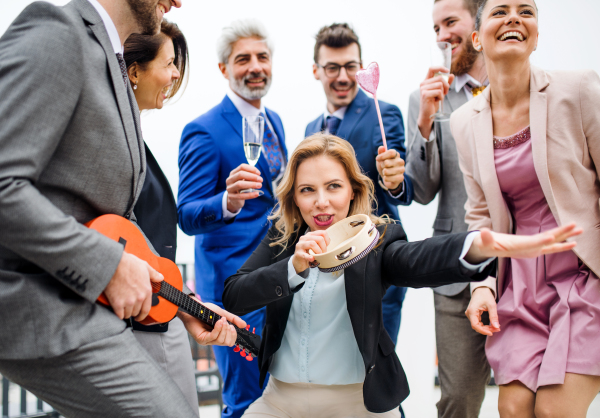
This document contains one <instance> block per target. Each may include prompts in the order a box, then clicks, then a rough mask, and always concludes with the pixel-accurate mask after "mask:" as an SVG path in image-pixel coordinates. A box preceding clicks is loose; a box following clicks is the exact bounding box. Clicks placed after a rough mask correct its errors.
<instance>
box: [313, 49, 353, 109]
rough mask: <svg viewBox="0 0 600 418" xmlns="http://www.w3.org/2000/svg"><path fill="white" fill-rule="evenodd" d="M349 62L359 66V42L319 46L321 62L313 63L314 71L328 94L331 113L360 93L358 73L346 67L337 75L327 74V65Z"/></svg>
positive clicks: (346, 104)
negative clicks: (353, 72) (348, 70)
mask: <svg viewBox="0 0 600 418" xmlns="http://www.w3.org/2000/svg"><path fill="white" fill-rule="evenodd" d="M348 63H356V64H357V65H358V67H359V68H362V65H361V64H360V50H359V48H358V44H356V43H352V44H350V45H348V46H345V47H342V48H331V47H328V46H327V45H321V47H320V48H319V62H318V65H317V64H313V73H314V76H315V78H316V79H317V80H319V81H321V83H322V84H323V90H324V91H325V96H327V108H328V109H329V111H330V112H331V113H333V112H334V111H336V110H337V109H339V108H340V107H344V106H348V105H349V104H350V103H352V101H353V100H354V98H355V97H356V94H357V93H358V84H357V82H356V74H350V75H349V74H348V73H347V72H346V69H345V68H343V67H342V68H340V73H339V75H338V76H337V77H333V78H331V77H328V76H327V75H326V74H325V68H324V67H326V66H328V65H330V64H337V65H339V66H343V65H346V64H348Z"/></svg>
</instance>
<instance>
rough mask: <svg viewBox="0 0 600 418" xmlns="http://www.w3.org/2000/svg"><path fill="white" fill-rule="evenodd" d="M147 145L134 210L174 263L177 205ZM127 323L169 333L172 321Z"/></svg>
mask: <svg viewBox="0 0 600 418" xmlns="http://www.w3.org/2000/svg"><path fill="white" fill-rule="evenodd" d="M144 146H145V147H146V179H145V180H144V186H143V187H142V191H141V193H140V196H139V198H138V200H137V202H136V204H135V207H134V208H133V213H134V214H135V218H136V220H137V224H138V226H139V227H140V229H141V230H142V231H143V232H144V235H146V238H148V241H150V243H151V244H152V246H153V247H154V249H155V250H156V252H157V253H158V255H160V256H161V257H164V258H168V259H169V260H171V261H172V262H175V253H176V251H177V204H176V203H175V198H174V197H173V191H172V190H171V186H170V185H169V181H168V180H167V178H166V177H165V175H164V173H163V171H162V170H161V168H160V166H159V165H158V162H157V161H156V159H155V158H154V155H152V153H151V152H150V149H149V148H148V145H146V144H145V143H144ZM126 322H128V325H129V326H131V327H132V328H133V329H135V330H137V331H145V332H167V330H168V329H169V324H168V323H167V324H157V325H142V324H140V323H139V322H136V321H134V320H133V319H132V320H131V321H130V322H129V321H126Z"/></svg>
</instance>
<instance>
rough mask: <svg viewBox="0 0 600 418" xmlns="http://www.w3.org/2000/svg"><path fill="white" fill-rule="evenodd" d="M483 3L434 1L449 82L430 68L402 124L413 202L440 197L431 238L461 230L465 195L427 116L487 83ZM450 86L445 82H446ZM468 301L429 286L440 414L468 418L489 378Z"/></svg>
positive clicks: (452, 290) (454, 162)
mask: <svg viewBox="0 0 600 418" xmlns="http://www.w3.org/2000/svg"><path fill="white" fill-rule="evenodd" d="M480 3H481V0H434V6H433V22H434V30H435V31H436V34H437V41H438V42H449V43H451V44H452V49H453V51H452V68H451V69H450V71H451V73H452V74H453V75H450V77H449V81H448V82H446V80H444V78H443V77H441V76H435V74H436V73H438V72H440V71H443V72H445V71H447V70H448V69H445V70H444V69H441V68H430V69H429V72H428V74H427V78H426V79H425V80H424V81H423V82H422V83H421V87H420V89H419V90H417V91H415V92H414V93H412V94H411V96H410V102H409V109H408V126H407V136H406V139H407V144H408V146H407V157H406V163H407V165H406V173H407V175H408V176H410V178H411V179H412V180H413V185H414V200H415V201H417V202H419V203H421V204H424V205H425V204H428V203H429V202H431V201H432V200H433V199H434V198H435V196H436V194H438V195H439V207H438V212H437V216H436V219H435V222H434V224H433V229H434V235H443V234H450V233H454V232H464V231H466V230H467V224H466V223H465V209H464V206H465V203H466V201H467V192H466V190H465V186H464V183H463V176H462V173H461V171H460V168H459V166H458V154H457V151H456V144H455V142H454V138H453V137H452V134H451V132H450V124H449V121H446V122H436V124H437V123H440V125H439V128H441V129H440V130H437V132H440V133H441V134H438V135H436V129H434V124H433V119H432V118H431V117H432V115H433V114H434V113H435V112H436V111H437V110H438V108H439V106H440V103H441V101H442V100H443V110H444V112H445V113H451V112H453V111H454V110H456V109H458V108H459V107H460V106H462V105H463V104H464V103H466V102H467V101H468V100H470V99H471V98H473V95H474V94H477V93H478V92H479V91H480V90H481V89H482V88H483V87H484V83H485V81H486V80H487V73H486V71H485V66H484V62H483V56H482V55H481V54H478V53H477V51H475V49H474V48H473V45H472V42H471V33H472V32H473V30H474V26H475V16H476V13H477V9H478V6H479V4H480ZM449 83H450V84H449ZM470 298H471V293H470V288H469V286H468V284H465V283H463V284H452V285H447V286H442V287H438V288H435V289H434V301H435V332H436V345H437V353H438V365H439V367H438V372H439V381H440V386H441V392H442V396H441V399H440V401H439V402H438V403H437V408H438V416H439V417H443V418H449V417H456V418H472V417H477V416H478V415H479V411H480V409H481V403H482V402H483V398H484V396H485V386H486V384H487V383H488V381H489V378H490V367H489V364H488V362H487V359H486V357H485V350H484V345H485V336H483V335H481V334H478V333H477V332H475V331H474V330H473V329H472V328H471V325H470V322H469V320H468V319H467V317H466V316H465V310H466V309H467V307H468V305H469V300H470Z"/></svg>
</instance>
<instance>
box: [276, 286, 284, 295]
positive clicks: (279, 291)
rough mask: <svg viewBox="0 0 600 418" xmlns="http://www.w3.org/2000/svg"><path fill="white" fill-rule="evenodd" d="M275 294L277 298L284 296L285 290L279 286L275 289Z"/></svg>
mask: <svg viewBox="0 0 600 418" xmlns="http://www.w3.org/2000/svg"><path fill="white" fill-rule="evenodd" d="M275 294H276V295H277V296H281V295H283V290H281V286H277V287H276V288H275Z"/></svg>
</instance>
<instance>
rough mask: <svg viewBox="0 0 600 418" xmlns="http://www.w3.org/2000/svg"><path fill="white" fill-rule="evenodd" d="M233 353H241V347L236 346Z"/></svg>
mask: <svg viewBox="0 0 600 418" xmlns="http://www.w3.org/2000/svg"><path fill="white" fill-rule="evenodd" d="M233 351H235V352H236V353H237V352H238V351H240V346H239V345H236V346H235V347H233Z"/></svg>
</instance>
